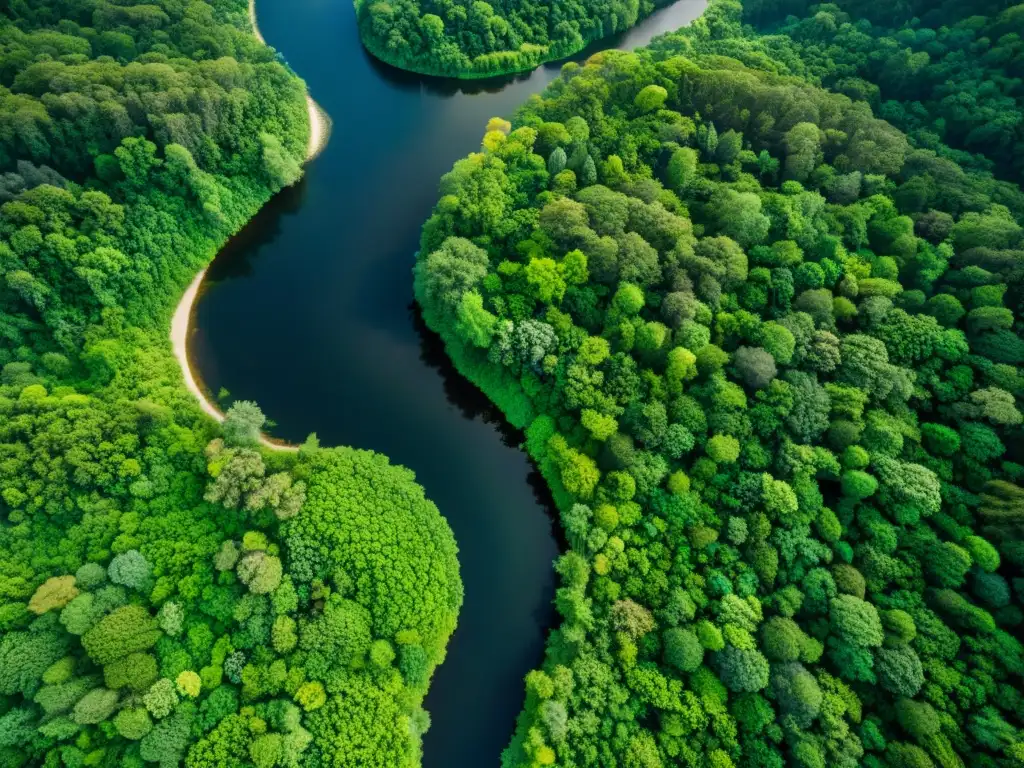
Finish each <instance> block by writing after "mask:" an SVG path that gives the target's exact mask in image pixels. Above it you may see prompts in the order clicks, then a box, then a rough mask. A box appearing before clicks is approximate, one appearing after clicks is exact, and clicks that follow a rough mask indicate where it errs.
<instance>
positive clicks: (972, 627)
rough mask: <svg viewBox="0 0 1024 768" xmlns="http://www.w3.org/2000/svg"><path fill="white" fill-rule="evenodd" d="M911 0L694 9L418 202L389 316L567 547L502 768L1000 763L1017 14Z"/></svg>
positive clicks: (728, 3)
mask: <svg viewBox="0 0 1024 768" xmlns="http://www.w3.org/2000/svg"><path fill="white" fill-rule="evenodd" d="M918 5H919V6H921V7H920V8H917V7H915V4H914V3H913V2H910V3H897V4H888V5H886V4H876V3H856V4H855V3H852V2H851V3H849V4H846V3H840V4H839V6H835V5H830V6H819V7H816V8H807V7H806V6H805V5H801V4H799V3H794V4H787V5H784V6H783V7H776V8H770V9H769V8H766V7H763V6H757V5H755V4H752V5H751V8H749V9H747V20H748V21H749V20H750V19H751V18H754V17H755V16H756V15H757V14H756V12H755V11H756V10H757V8H758V7H760V10H761V13H762V14H763V18H764V23H765V25H766V26H765V29H766V30H768V31H769V32H771V34H766V35H764V36H763V35H762V34H760V33H759V31H758V29H756V28H754V27H751V26H746V27H744V26H743V23H742V22H743V12H744V9H743V8H741V6H740V4H739V3H738V2H734V0H714V1H713V2H712V4H711V6H710V8H709V9H708V11H707V12H706V13H705V15H704V17H703V18H702V19H700V20H698V21H697V22H696V23H695V24H694V25H693V27H691V28H690V29H686V30H680V31H679V32H677V33H673V34H670V35H668V36H665V37H663V38H661V39H659V40H657V41H656V42H655V43H654V44H653V45H652V46H651V47H650V48H648V49H645V50H641V51H638V52H635V53H624V52H619V51H606V52H602V53H599V54H596V55H594V56H593V57H591V59H590V60H589V61H588V62H587V63H586V64H584V65H578V64H575V63H569V64H566V65H565V66H564V68H563V72H562V76H561V77H560V78H559V79H558V80H556V81H555V82H554V83H553V84H552V86H551V87H550V88H549V89H548V90H547V91H546V92H545V93H544V94H543V95H540V96H534V97H531V99H530V100H529V101H528V102H527V103H526V104H525V105H524V106H523V107H522V108H521V110H520V111H519V113H518V114H517V116H516V117H515V119H514V121H513V122H511V123H509V122H506V121H504V120H501V119H498V118H495V119H494V120H492V121H491V123H490V124H489V125H488V128H487V133H486V135H485V136H484V139H483V144H482V147H481V149H480V151H479V152H476V153H473V154H471V155H469V156H468V157H467V158H465V159H463V160H460V161H458V162H457V163H456V164H455V166H454V168H453V169H452V170H451V172H450V173H448V174H447V175H445V176H444V178H443V179H442V181H441V185H440V199H439V201H438V203H437V205H436V207H435V209H434V212H433V214H432V215H431V217H430V219H429V220H428V221H427V223H426V225H425V226H424V228H423V232H422V239H421V250H420V253H419V255H418V259H417V264H416V267H415V270H414V273H415V289H416V296H417V299H418V301H419V303H420V304H421V306H422V309H423V312H424V317H425V319H426V321H427V323H428V324H429V325H430V326H431V327H432V328H434V329H436V330H437V331H438V332H439V333H440V334H441V335H442V336H443V337H444V339H445V342H446V347H447V350H448V353H449V355H450V356H451V357H452V359H453V360H454V361H455V363H456V364H457V366H458V367H459V369H460V371H462V372H463V374H464V375H466V376H467V377H469V378H470V379H471V380H472V381H474V382H475V383H476V384H477V385H478V386H480V387H481V388H482V389H483V390H484V391H485V392H486V393H487V395H488V396H489V397H490V398H491V399H492V400H493V401H494V402H495V403H497V404H498V405H499V406H500V407H501V408H502V410H503V411H504V412H505V414H506V416H507V417H508V418H509V420H510V421H511V422H513V423H514V424H516V425H518V426H521V427H523V428H524V429H525V432H526V443H525V446H526V448H527V450H528V451H529V453H530V454H531V456H532V457H533V458H534V459H535V460H536V462H537V463H538V465H539V467H540V468H541V470H542V472H543V474H544V476H545V478H546V479H547V481H548V484H549V485H550V487H551V489H552V491H553V493H554V496H555V498H556V501H557V503H558V507H559V510H560V515H561V521H562V524H563V527H564V531H565V534H566V538H567V540H568V544H569V546H568V549H567V551H566V552H565V553H564V554H563V555H562V556H561V557H560V558H559V559H558V560H557V562H556V564H555V569H556V571H557V574H558V576H559V579H560V586H559V588H558V590H557V594H556V598H555V604H556V607H557V609H558V612H559V614H560V622H561V623H560V625H559V626H558V627H557V628H556V629H555V630H554V631H553V632H552V634H551V637H550V641H549V643H548V647H547V652H546V656H545V659H544V662H543V665H542V666H541V667H540V668H539V669H536V670H534V671H532V672H530V673H529V674H528V675H527V677H526V703H525V709H524V711H523V713H522V715H521V717H520V719H519V722H518V724H517V729H516V733H515V736H514V738H513V740H512V743H511V744H510V746H509V747H508V749H507V750H506V751H505V753H504V755H503V765H504V766H505V767H506V768H536V767H537V766H547V765H551V766H560V767H562V768H575V767H580V768H582V767H583V766H605V767H608V766H622V767H623V768H660V767H661V766H669V765H683V766H693V767H699V768H730V767H731V766H765V767H766V768H768V767H770V768H781V766H783V765H796V766H803V767H804V768H824V766H826V765H832V766H841V767H843V768H845V767H847V766H849V767H850V768H852V767H853V766H859V765H864V766H879V767H880V766H891V767H892V768H931V767H932V766H939V767H941V768H960V767H962V766H965V765H970V766H992V767H993V768H994V767H995V766H1002V767H1005V768H1009V767H1010V766H1020V765H1021V764H1022V763H1024V693H1022V691H1024V647H1022V644H1021V641H1020V636H1021V632H1022V630H1024V612H1022V605H1024V487H1022V486H1024V432H1022V423H1024V416H1022V400H1024V373H1022V371H1024V340H1022V338H1021V336H1022V326H1021V320H1020V317H1021V313H1022V311H1024V228H1022V222H1024V194H1022V193H1021V190H1020V189H1019V188H1018V187H1017V186H1016V185H1015V184H1013V183H1010V182H1009V181H1006V180H1000V178H997V176H1001V177H1004V178H1010V177H1011V176H1013V175H1014V173H1016V172H1015V171H1011V169H1010V168H1008V167H1007V164H1008V158H1012V157H1014V153H1013V152H1012V151H1011V150H1008V149H1007V148H1006V147H1007V146H1008V144H1012V142H1013V141H1019V133H1017V134H1015V135H1016V137H1017V138H1016V139H1014V138H1013V136H1014V134H1013V133H1012V131H1011V130H1009V127H1008V125H1007V123H1009V122H1012V121H1011V119H1010V117H1011V116H1015V117H1016V118H1018V119H1019V101H1017V102H1014V100H1015V99H1019V98H1020V92H1019V88H1020V83H1019V80H1018V81H1016V82H1014V78H1013V77H1012V72H1014V71H1019V67H1020V64H1021V60H1020V53H1019V51H1020V46H1019V42H1020V41H1019V37H1018V33H1019V32H1020V29H1021V22H1020V20H1021V16H1020V8H1019V7H1018V8H1016V9H1007V8H1006V5H1005V4H997V3H991V4H985V3H978V4H973V5H972V6H971V7H965V6H964V4H962V3H961V4H953V3H949V4H946V5H943V6H941V7H938V6H935V7H928V6H926V5H925V4H924V3H919V4H918ZM915 11H918V12H920V13H921V18H917V19H906V18H904V17H905V16H909V15H910V14H912V13H914V12H915ZM804 12H806V13H807V16H806V18H798V17H797V16H788V17H787V14H798V13H804ZM968 14H973V15H968ZM850 19H855V20H854V21H850ZM958 19H959V21H958ZM869 22H870V24H869ZM778 24H781V25H782V26H781V27H779V28H778V29H783V30H790V31H792V33H793V37H792V38H788V39H783V38H782V37H781V36H780V35H779V34H778V33H777V32H778V30H777V29H774V28H771V25H778ZM872 24H878V25H879V27H878V28H877V29H875V28H874V27H872V26H871V25H872ZM944 24H949V26H943V25H944ZM885 25H888V26H885ZM892 30H895V31H892ZM1000 32H1001V33H1002V36H1000V37H998V38H997V37H995V35H996V34H999V33H1000ZM890 34H891V35H893V38H891V39H890V38H889V37H888V35H890ZM983 34H984V37H982V35H983ZM853 39H856V40H857V41H858V42H857V44H856V45H854V44H853V43H851V40H853ZM894 40H899V41H903V42H902V43H900V45H903V46H904V47H905V48H906V50H908V51H909V53H908V58H907V59H902V58H900V57H901V56H902V53H900V52H899V51H898V50H895V49H894V45H893V41H894ZM823 41H826V42H823ZM940 41H941V42H940ZM919 44H920V45H923V46H924V47H926V48H928V50H929V54H928V55H929V56H930V57H932V58H933V60H934V62H935V63H934V64H924V65H922V67H920V69H922V70H923V71H924V70H927V68H928V67H929V66H934V67H935V68H936V69H935V70H934V71H928V72H927V76H918V75H915V73H914V72H913V71H904V70H903V69H901V67H902V66H903V65H901V64H900V63H899V62H900V61H907V62H912V61H916V62H918V63H919V64H920V63H921V62H922V61H923V60H924V59H923V57H920V56H918V55H917V51H916V49H915V48H914V46H915V45H919ZM826 46H827V47H826ZM840 49H841V50H840ZM833 51H836V53H835V55H834V56H833ZM996 51H998V52H996ZM886 52H888V53H886ZM776 57H779V58H776ZM832 62H840V63H842V62H845V63H844V64H843V66H842V67H840V66H839V65H838V64H836V66H835V67H833V64H832ZM940 62H941V63H940ZM950 68H957V69H958V70H959V71H971V72H975V73H976V74H977V78H978V79H979V86H978V87H977V88H968V89H966V91H967V93H963V92H961V91H960V89H959V88H956V92H957V95H958V96H960V97H961V100H962V104H967V106H961V110H962V112H960V113H956V114H958V115H961V119H959V120H958V119H954V118H953V114H954V113H955V112H956V111H955V110H954V109H953V104H952V102H951V101H950V100H949V97H950V95H951V94H950V93H947V91H949V89H951V88H954V86H953V85H952V83H946V84H944V83H943V82H941V81H942V78H943V77H944V75H943V74H942V72H943V71H947V72H948V71H949V70H950ZM997 70H998V71H1002V72H1003V73H1004V75H1005V76H998V75H997V74H996V72H997ZM991 81H994V83H993V85H991V86H988V85H987V84H988V83H989V82H991ZM823 84H826V85H831V86H834V87H835V91H829V90H826V89H825V88H823V87H822V85H823ZM983 84H984V85H985V87H982V85H983ZM993 89H994V90H993ZM1000 89H1002V90H1001V93H1002V96H1000V97H998V98H997V97H996V95H995V91H997V90H1000ZM990 96H991V98H992V103H996V102H999V103H1000V104H1001V106H1000V107H998V109H999V113H1000V114H1001V115H1004V116H1006V120H1005V121H1003V122H1000V121H999V120H994V121H993V120H990V119H988V118H986V117H983V116H982V115H978V114H976V113H975V112H974V111H973V110H974V109H975V107H974V106H970V104H971V103H975V102H971V100H979V101H980V100H984V99H987V98H989V97H990ZM1000 99H1001V100H1002V101H1000ZM1011 102H1013V103H1016V104H1017V105H1018V106H1011ZM873 107H875V108H877V110H878V114H875V113H873V111H872V108H873ZM995 108H996V107H993V109H995ZM949 110H953V111H952V112H950V111H949ZM880 116H884V117H887V118H891V120H892V122H886V121H885V120H883V119H880ZM972 121H973V122H972ZM993 122H995V123H997V124H996V125H992V123H993ZM893 123H895V125H894V124H893ZM901 128H902V129H904V130H901ZM1004 129H1006V132H1005V133H1000V134H999V135H1000V136H1005V142H1003V143H1000V141H994V140H988V139H985V140H981V139H979V138H978V135H977V134H975V135H974V136H973V137H972V132H975V131H986V130H990V131H996V132H999V131H1003V130H1004ZM905 131H906V132H905ZM908 132H909V133H908ZM990 135H992V134H990ZM968 153H972V154H971V155H968ZM1004 153H1008V154H1004ZM1017 158H1018V159H1019V155H1017ZM990 168H992V169H994V170H996V171H997V175H996V176H994V175H993V174H992V173H990V172H989V169H990Z"/></svg>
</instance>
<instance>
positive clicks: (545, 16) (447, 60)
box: [355, 0, 669, 78]
mask: <svg viewBox="0 0 1024 768" xmlns="http://www.w3.org/2000/svg"><path fill="white" fill-rule="evenodd" d="M668 4H669V1H668V0H571V2H565V1H564V0H563V1H562V2H554V1H553V0H542V1H541V2H535V1H534V0H516V1H515V2H510V1H509V0H506V1H505V2H497V3H493V4H492V3H486V2H484V1H483V0H474V1H473V2H466V1H465V0H462V1H461V2H458V1H453V0H355V6H356V14H357V17H358V20H359V34H360V37H361V38H362V41H363V44H364V45H365V46H366V47H367V49H369V51H370V52H371V53H372V54H373V55H374V56H376V57H378V58H379V59H382V60H383V61H386V62H387V63H388V64H392V65H394V66H396V67H401V68H402V69H408V70H411V71H413V72H421V73H424V74H428V75H442V76H446V77H462V78H479V77H494V76H497V75H502V74H508V73H512V72H525V71H528V70H531V69H534V68H536V67H538V66H539V65H541V64H542V63H544V62H545V61H556V60H558V59H563V58H565V57H567V56H571V55H572V54H574V53H577V52H578V51H581V50H583V49H584V48H586V47H587V45H588V44H589V43H592V42H594V41H595V40H600V39H601V38H602V37H607V36H608V35H612V34H615V33H616V32H622V31H623V30H626V29H629V28H630V27H632V26H633V25H634V24H636V23H637V21H639V20H640V19H643V18H645V17H646V16H648V15H650V14H651V13H652V12H653V11H654V10H655V9H656V8H658V7H660V6H664V5H668Z"/></svg>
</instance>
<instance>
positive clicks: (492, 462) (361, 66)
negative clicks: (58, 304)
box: [191, 0, 705, 768]
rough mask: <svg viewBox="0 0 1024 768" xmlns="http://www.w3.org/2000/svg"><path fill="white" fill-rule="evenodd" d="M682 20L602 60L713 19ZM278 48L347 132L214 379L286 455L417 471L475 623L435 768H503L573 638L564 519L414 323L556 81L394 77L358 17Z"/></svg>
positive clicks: (277, 248) (244, 254)
mask: <svg viewBox="0 0 1024 768" xmlns="http://www.w3.org/2000/svg"><path fill="white" fill-rule="evenodd" d="M704 5H705V3H704V0H679V1H678V2H677V3H676V4H675V5H673V6H671V7H669V8H666V9H663V10H661V11H659V12H658V13H657V14H655V15H654V16H652V17H650V18H648V19H647V20H646V21H645V22H644V23H642V24H641V25H640V26H638V27H636V28H634V29H633V30H630V31H629V32H627V33H625V34H623V35H621V36H619V37H618V38H616V39H613V40H610V41H605V42H604V43H603V44H601V45H598V46H597V48H607V47H620V48H631V47H636V46H638V45H643V44H644V43H646V42H647V41H648V40H650V38H651V37H653V36H654V35H656V34H660V33H661V32H664V31H667V30H670V29H675V28H677V27H679V26H682V25H683V24H686V23H689V22H690V21H692V20H693V19H694V18H696V17H697V16H698V15H699V14H700V12H701V11H702V10H703V8H704ZM258 14H259V23H260V29H261V31H262V32H263V34H264V35H265V36H266V38H267V41H268V42H269V43H270V44H271V45H273V46H274V47H276V48H277V49H278V50H279V51H280V52H281V53H282V54H283V55H284V56H285V58H286V59H287V61H288V63H289V64H290V65H291V66H292V67H293V68H294V69H295V71H296V72H298V73H299V74H300V75H301V76H302V77H304V78H305V79H306V82H307V83H308V84H309V88H310V92H311V93H312V95H313V97H314V98H315V99H316V100H317V101H318V102H319V103H320V105H321V106H322V107H323V108H324V109H325V110H326V111H327V113H328V114H330V115H331V117H332V118H333V120H334V127H333V133H332V135H331V139H330V143H329V144H328V146H327V148H326V149H325V150H324V152H323V153H322V154H321V155H320V156H319V157H318V158H317V159H316V161H315V162H313V163H312V165H311V166H310V167H309V169H308V171H307V173H306V176H305V178H304V179H303V181H302V182H301V183H300V184H299V185H298V186H297V187H295V188H293V189H290V190H286V191H285V192H283V193H282V194H281V195H279V196H278V197H277V198H275V199H274V200H273V201H272V202H271V203H270V204H269V205H267V206H266V208H265V209H264V210H263V211H262V212H261V213H260V215H259V216H257V218H256V219H254V220H253V222H252V223H251V224H250V225H249V226H248V227H247V228H246V230H244V231H243V232H242V233H241V234H240V235H238V236H237V237H236V238H235V239H234V240H233V242H232V243H231V244H230V245H229V246H228V247H227V248H226V249H225V251H224V252H223V253H222V254H221V255H220V256H218V258H217V260H216V261H215V262H214V264H213V266H212V267H211V269H210V271H209V273H208V277H207V282H208V283H209V284H208V285H207V287H206V290H205V293H204V294H203V298H202V300H201V301H200V303H199V306H198V308H197V311H196V316H195V326H196V329H197V330H196V333H195V335H194V337H193V341H192V348H191V351H192V355H193V358H194V360H195V363H196V367H197V369H198V370H197V373H200V374H201V377H202V379H203V380H204V382H205V383H206V385H207V387H208V388H209V389H210V390H212V391H213V392H217V391H218V390H219V389H220V388H221V387H226V388H227V389H228V390H230V391H231V394H232V395H233V396H234V397H236V398H240V399H249V400H256V401H257V402H259V404H260V405H261V406H262V408H263V410H264V411H265V412H266V413H267V415H268V416H269V417H270V418H271V419H273V420H274V421H275V422H277V424H278V427H277V428H276V429H275V430H274V432H275V434H276V435H277V436H279V437H282V438H286V439H289V440H293V441H301V440H302V439H303V438H305V436H306V435H307V434H308V433H310V432H314V431H315V432H316V433H317V434H318V436H319V437H320V440H321V442H322V444H324V445H338V444H341V445H352V446H356V447H359V448H368V449H372V450H375V451H379V452H381V453H385V454H387V455H388V456H390V457H391V460H392V461H393V462H395V463H398V464H404V465H405V466H407V467H410V468H411V469H412V470H414V471H415V473H416V477H417V479H418V480H419V482H420V483H421V484H422V485H423V486H424V488H425V489H426V493H427V496H428V497H429V498H430V499H432V500H433V501H434V502H435V503H436V504H437V506H438V507H439V508H440V510H441V512H442V513H443V514H444V515H445V517H446V518H447V519H448V522H449V523H450V524H451V527H452V530H453V531H454V532H455V538H456V540H457V541H458V544H459V549H460V552H459V561H460V564H461V571H462V580H463V582H464V584H465V591H466V597H465V603H464V604H463V607H462V613H461V615H460V617H459V627H458V630H457V631H456V632H455V635H454V636H453V637H452V640H451V643H450V645H449V648H448V658H447V660H446V661H445V663H444V664H443V665H442V666H441V667H440V668H439V669H438V671H437V673H436V674H435V677H434V681H433V685H432V687H431V689H430V694H429V695H428V696H427V701H426V708H427V709H428V711H429V712H430V713H431V716H432V719H433V725H432V727H431V729H430V731H429V732H428V733H427V735H426V737H425V738H424V761H423V762H424V765H425V766H426V767H427V768H441V767H442V766H443V767H444V768H456V767H458V768H463V767H465V768H476V766H495V765H497V764H498V757H499V754H500V752H501V750H502V748H504V746H505V745H506V744H507V743H508V740H509V737H510V735H511V733H512V728H513V725H514V720H515V716H516V714H517V713H518V712H519V710H520V708H521V707H522V702H523V684H522V677H523V675H524V674H525V673H526V672H527V671H528V670H529V669H531V668H532V667H534V666H535V665H536V664H537V663H538V662H539V661H540V659H541V654H542V650H543V640H544V636H545V634H546V632H547V630H548V628H549V627H550V626H551V625H552V623H553V620H554V611H553V609H552V607H551V599H552V597H553V594H554V575H553V573H552V569H551V561H552V560H553V559H554V558H555V557H556V556H557V554H558V544H557V540H556V535H555V528H554V527H553V522H552V518H551V516H550V515H551V513H550V499H549V497H548V496H547V495H546V491H545V490H544V486H543V483H542V482H541V481H540V479H539V477H538V476H537V475H536V473H535V472H533V471H532V469H531V467H530V465H529V463H528V462H527V460H526V458H525V457H524V455H523V453H521V452H520V451H519V450H518V447H517V446H518V443H519V440H520V436H519V435H517V434H515V433H514V432H512V431H511V430H507V429H505V428H503V427H502V426H501V421H500V418H498V417H497V416H496V415H495V414H494V411H493V409H492V408H490V406H489V405H488V403H487V401H486V400H485V399H484V398H483V396H482V395H480V393H479V392H477V391H476V390H475V389H474V388H473V387H472V386H470V385H468V384H467V383H466V382H464V381H463V380H462V379H461V378H460V377H459V376H458V374H456V373H455V372H454V371H453V370H452V369H451V367H450V365H449V364H448V362H447V359H446V358H445V356H444V353H443V350H442V349H441V347H440V344H439V342H438V341H437V339H436V338H434V337H433V336H432V335H431V334H430V333H429V332H428V331H426V329H424V328H423V327H422V325H421V324H420V323H419V322H418V321H417V319H416V317H415V314H414V312H413V309H412V278H411V274H410V269H411V268H412V264H413V254H414V252H415V251H416V248H417V243H418V239H419V228H420V226H421V225H422V223H423V221H424V220H425V219H426V218H427V216H428V215H429V213H430V209H431V206H432V205H433V203H434V202H435V200H436V196H437V194H436V193H437V182H438V179H439V178H440V176H441V175H442V174H443V173H444V172H445V171H447V170H448V169H449V168H450V167H451V165H452V163H453V162H454V161H455V160H457V159H458V158H460V157H462V156H464V155H466V154H467V153H468V152H470V151H473V150H475V149H477V148H478V147H479V142H480V139H481V137H482V135H483V129H484V126H485V124H486V122H487V120H488V119H489V118H490V117H492V116H495V115H499V116H506V117H507V116H510V115H511V114H512V112H513V111H514V110H515V108H516V107H517V106H518V105H519V104H520V103H521V102H522V101H524V100H525V99H526V97H527V96H529V95H530V94H531V93H536V92H539V91H541V90H542V89H543V88H544V86H545V85H546V84H547V83H549V82H550V81H551V80H552V79H554V77H555V76H557V74H558V71H559V68H560V66H559V65H557V64H553V65H548V66H546V67H542V68H540V69H538V70H536V71H535V72H533V73H532V74H530V75H526V76H522V77H518V78H505V79H503V80H500V81H481V82H470V83H461V84H460V83H455V82H450V81H444V80H438V79H430V78H423V77H420V76H416V75H410V74H407V73H404V72H401V71H399V70H395V69H393V68H391V67H388V66H387V65H384V64H381V63H379V62H377V61H376V60H374V59H372V58H371V57H370V56H369V54H367V53H366V52H365V51H364V49H363V48H362V46H361V45H360V43H359V38H358V34H357V31H356V25H355V14H354V12H353V9H352V5H351V3H350V2H348V1H347V0H258Z"/></svg>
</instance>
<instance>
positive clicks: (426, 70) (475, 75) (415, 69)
mask: <svg viewBox="0 0 1024 768" xmlns="http://www.w3.org/2000/svg"><path fill="white" fill-rule="evenodd" d="M254 2H255V0H250V5H251V4H252V3H254ZM676 2H678V0H670V1H669V2H667V3H664V4H661V5H655V6H654V8H652V9H651V11H650V12H649V13H645V14H642V15H640V16H637V19H636V21H635V22H633V23H632V24H631V25H630V26H628V27H626V28H625V29H620V30H618V31H616V32H609V33H608V34H607V35H602V36H601V37H595V38H594V39H593V40H587V41H584V43H583V45H580V46H578V47H575V48H571V49H570V50H568V51H567V52H565V53H560V54H558V55H557V56H551V57H550V58H544V57H543V56H542V57H541V58H540V59H539V60H538V61H537V63H536V64H534V65H532V66H529V67H514V68H512V69H499V70H495V71H493V72H475V71H472V70H460V71H458V72H448V71H445V70H442V69H438V68H437V67H430V66H416V65H412V66H410V65H409V64H399V63H398V62H397V61H396V60H395V59H394V58H393V57H391V56H389V55H388V53H387V52H386V51H385V50H384V49H382V48H381V47H380V46H378V45H377V41H376V40H373V39H371V38H370V37H369V36H368V35H364V34H363V25H362V23H361V22H360V19H359V18H358V16H359V6H360V3H359V1H358V0H353V3H352V5H353V7H354V8H355V10H356V16H357V18H356V29H358V30H359V41H360V42H361V43H362V44H363V48H365V49H366V51H367V52H368V53H369V54H370V55H371V56H373V57H374V58H375V59H377V60H378V61H381V62H383V63H384V64H387V65H388V66H389V67H394V68H395V69H400V70H402V71H403V72H411V73H413V74H414V75H423V76H425V77H441V78H446V79H450V80H489V79H491V78H495V77H510V76H512V75H525V74H529V73H530V72H533V71H534V70H536V69H538V68H539V67H543V66H544V65H545V64H552V63H558V62H561V63H563V64H565V63H568V61H569V60H570V59H571V58H572V57H574V56H576V55H577V54H579V53H581V52H582V51H585V50H586V49H587V48H589V47H590V46H592V45H595V44H596V43H600V42H601V41H602V40H605V39H606V38H609V37H611V36H612V35H617V34H620V33H622V32H628V31H629V30H631V29H633V28H634V27H636V26H637V24H640V23H641V22H643V21H646V20H647V19H649V18H650V17H651V16H653V15H654V14H655V13H657V12H658V11H661V10H664V9H665V8H668V7H670V6H672V5H674V4H675V3H676ZM538 47H539V48H540V47H543V46H538ZM549 50H550V48H549ZM494 53H520V52H519V51H495V52H494ZM478 58H479V57H478Z"/></svg>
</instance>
